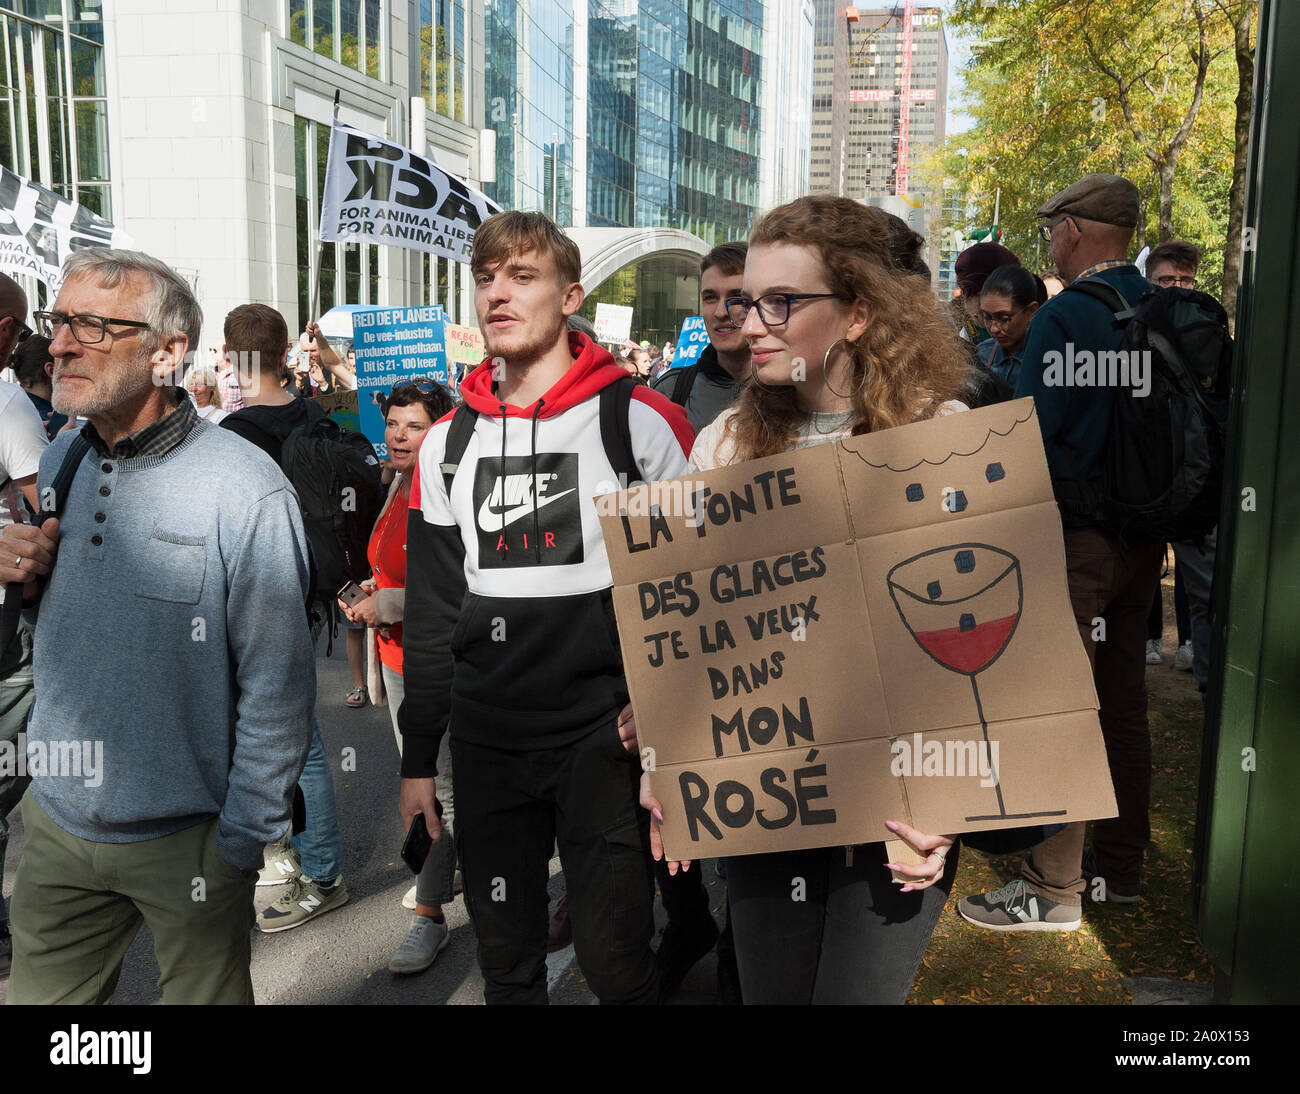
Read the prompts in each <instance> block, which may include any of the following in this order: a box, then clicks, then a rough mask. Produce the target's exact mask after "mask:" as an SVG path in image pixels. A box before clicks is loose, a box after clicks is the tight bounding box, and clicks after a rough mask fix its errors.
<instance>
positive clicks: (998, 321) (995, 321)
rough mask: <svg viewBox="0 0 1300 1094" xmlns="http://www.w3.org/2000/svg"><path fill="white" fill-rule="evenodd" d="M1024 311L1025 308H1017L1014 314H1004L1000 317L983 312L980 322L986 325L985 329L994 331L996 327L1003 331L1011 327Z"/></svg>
mask: <svg viewBox="0 0 1300 1094" xmlns="http://www.w3.org/2000/svg"><path fill="white" fill-rule="evenodd" d="M1024 310H1025V309H1024V308H1017V309H1016V310H1015V311H1013V312H1004V313H1002V314H1000V315H989V313H988V312H986V311H981V312H980V320H981V321H982V322H983V323H984V326H985V329H987V330H993V329H994V328H995V327H996V328H997V329H998V330H1002V329H1003V328H1005V327H1008V326H1010V325H1011V320H1013V319H1014V318H1015V317H1016V316H1017V315H1019V314H1020V313H1021V312H1022V311H1024Z"/></svg>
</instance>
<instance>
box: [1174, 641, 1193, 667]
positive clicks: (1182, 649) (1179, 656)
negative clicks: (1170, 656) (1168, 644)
mask: <svg viewBox="0 0 1300 1094" xmlns="http://www.w3.org/2000/svg"><path fill="white" fill-rule="evenodd" d="M1174 668H1176V669H1177V670H1178V671H1179V672H1191V671H1192V640H1191V639H1190V638H1189V639H1188V640H1187V641H1186V642H1184V643H1183V644H1182V645H1181V646H1179V647H1178V651H1177V652H1176V653H1175V654H1174Z"/></svg>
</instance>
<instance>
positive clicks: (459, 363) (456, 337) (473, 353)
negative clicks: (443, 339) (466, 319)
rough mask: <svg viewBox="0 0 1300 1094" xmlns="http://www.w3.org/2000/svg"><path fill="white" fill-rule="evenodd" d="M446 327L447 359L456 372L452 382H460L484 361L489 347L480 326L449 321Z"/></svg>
mask: <svg viewBox="0 0 1300 1094" xmlns="http://www.w3.org/2000/svg"><path fill="white" fill-rule="evenodd" d="M445 329H446V332H447V361H448V364H449V365H450V367H451V370H452V371H453V372H454V373H455V375H454V376H453V377H452V383H453V384H458V383H460V381H461V380H463V379H464V378H465V375H466V373H468V372H472V371H473V370H474V369H476V368H478V366H479V365H481V364H482V363H483V358H484V357H486V356H487V347H486V346H485V345H484V344H483V334H482V332H481V331H480V330H479V329H478V327H462V326H459V325H457V324H455V323H448V324H447V325H446V328H445ZM453 394H455V392H453Z"/></svg>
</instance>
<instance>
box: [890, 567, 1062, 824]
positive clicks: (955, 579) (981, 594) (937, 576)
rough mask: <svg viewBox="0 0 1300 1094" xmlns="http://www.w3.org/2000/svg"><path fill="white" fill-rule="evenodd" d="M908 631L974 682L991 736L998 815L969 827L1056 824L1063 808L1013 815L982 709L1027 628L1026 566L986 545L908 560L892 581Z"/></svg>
mask: <svg viewBox="0 0 1300 1094" xmlns="http://www.w3.org/2000/svg"><path fill="white" fill-rule="evenodd" d="M885 580H886V581H887V583H888V586H889V595H890V598H891V599H892V600H893V602H894V607H895V608H896V609H898V615H899V618H900V619H902V621H903V626H904V627H906V628H907V632H908V633H909V634H910V635H911V636H912V638H913V639H914V640H915V642H916V644H917V645H918V646H920V647H921V649H922V650H924V651H925V652H926V654H928V655H929V657H930V658H931V660H933V661H934V662H935V663H936V664H939V665H942V666H943V667H944V668H945V669H947V670H948V671H949V672H955V673H958V674H959V675H962V676H969V677H970V685H971V691H972V693H973V694H974V696H975V710H976V713H977V714H978V716H979V720H980V729H981V731H982V732H983V735H984V749H985V755H986V756H987V757H988V759H989V771H990V774H991V775H992V778H993V788H994V790H995V791H996V792H997V797H998V811H997V812H996V813H992V814H988V815H985V816H974V817H967V818H966V819H967V820H968V821H985V820H1007V819H1011V818H1017V819H1019V818H1029V817H1056V816H1063V815H1064V814H1065V813H1066V810H1064V809H1057V810H1052V811H1050V812H1039V813H1008V812H1007V808H1006V803H1005V801H1004V800H1003V796H1002V782H1001V779H1000V778H999V777H998V773H997V770H996V768H995V767H994V765H993V757H992V752H991V750H990V749H989V726H988V722H987V721H986V720H985V717H984V705H983V703H981V702H980V691H979V683H978V680H977V677H978V676H979V674H980V673H981V672H983V671H984V670H985V669H987V668H988V667H989V666H990V665H992V664H993V663H994V662H995V661H996V660H997V659H998V658H999V657H1001V656H1002V654H1003V653H1004V652H1005V651H1006V648H1007V646H1009V645H1010V644H1011V639H1012V637H1013V636H1014V635H1015V632H1016V627H1017V626H1018V625H1019V623H1020V613H1021V610H1022V608H1023V607H1024V581H1023V580H1022V578H1021V574H1020V560H1019V559H1018V558H1016V556H1015V555H1013V554H1011V552H1009V551H1004V550H1003V549H1002V548H1001V547H993V546H991V545H990V544H987V543H955V544H950V545H948V546H946V547H935V548H934V549H933V550H930V551H924V552H922V553H921V554H918V555H913V556H912V557H911V558H908V559H904V560H903V561H902V562H900V563H898V564H897V565H896V566H894V567H893V569H891V570H890V571H889V573H888V575H886V579H885Z"/></svg>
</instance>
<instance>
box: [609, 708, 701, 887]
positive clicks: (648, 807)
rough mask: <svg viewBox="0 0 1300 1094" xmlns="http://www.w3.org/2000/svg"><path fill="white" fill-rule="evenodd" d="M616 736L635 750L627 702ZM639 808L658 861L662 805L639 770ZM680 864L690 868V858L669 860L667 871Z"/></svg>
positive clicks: (633, 721)
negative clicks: (647, 816) (647, 817)
mask: <svg viewBox="0 0 1300 1094" xmlns="http://www.w3.org/2000/svg"><path fill="white" fill-rule="evenodd" d="M618 736H619V739H620V740H621V741H622V742H623V747H624V748H626V749H627V750H628V751H629V752H636V751H637V747H638V745H639V743H640V742H639V741H638V740H637V735H636V715H635V714H634V713H633V711H632V704H631V703H628V705H627V706H625V707H624V708H623V709H622V710H621V711H619V714H618ZM641 808H642V809H644V810H645V811H646V812H648V813H649V814H650V854H652V855H653V856H654V860H655V861H656V862H658V861H659V860H660V859H661V858H663V857H664V841H663V839H662V837H661V836H660V835H659V825H660V823H661V822H662V821H663V819H664V811H663V807H662V806H660V804H659V801H658V799H657V798H655V796H654V794H652V793H651V792H650V772H649V771H642V772H641ZM678 866H680V867H681V868H682V870H683V871H685V870H689V869H690V868H691V860H690V859H687V860H686V861H684V862H676V861H673V860H671V859H670V860H669V862H668V873H669V874H672V875H674V876H675V875H676V874H677V867H678Z"/></svg>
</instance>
